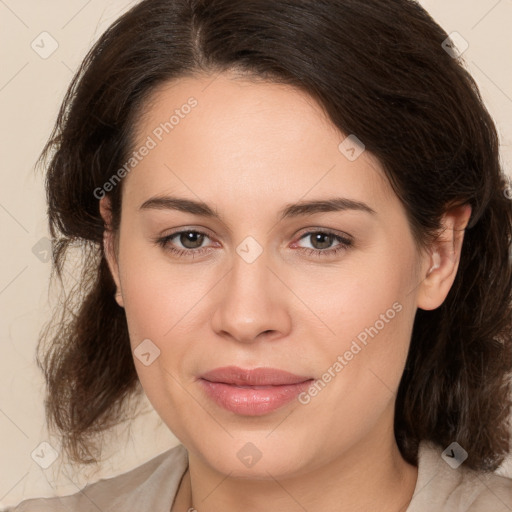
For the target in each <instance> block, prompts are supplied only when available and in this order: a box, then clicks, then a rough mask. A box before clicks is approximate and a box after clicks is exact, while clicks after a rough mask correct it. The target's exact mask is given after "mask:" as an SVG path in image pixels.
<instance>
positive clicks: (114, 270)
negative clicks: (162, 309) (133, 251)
mask: <svg viewBox="0 0 512 512" xmlns="http://www.w3.org/2000/svg"><path fill="white" fill-rule="evenodd" d="M100 215H101V217H102V218H103V222H104V223H105V230H104V231H103V252H104V254H105V259H106V260H107V264H108V267H109V269H110V273H111V274H112V278H113V279H114V282H115V283H116V288H117V291H116V295H115V299H116V302H117V303H118V304H119V305H120V306H121V307H124V302H123V295H122V291H121V282H120V279H119V265H118V261H117V253H116V237H115V233H114V231H113V230H112V209H111V202H110V197H108V196H104V197H102V198H101V199H100Z"/></svg>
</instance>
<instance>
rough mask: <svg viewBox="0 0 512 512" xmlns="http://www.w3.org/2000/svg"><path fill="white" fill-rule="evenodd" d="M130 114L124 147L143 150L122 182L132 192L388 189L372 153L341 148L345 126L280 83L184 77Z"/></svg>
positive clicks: (257, 194) (270, 194) (272, 194)
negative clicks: (131, 135)
mask: <svg viewBox="0 0 512 512" xmlns="http://www.w3.org/2000/svg"><path fill="white" fill-rule="evenodd" d="M135 121H136V125H135V126H134V132H135V134H136V137H135V140H136V143H135V144H134V148H133V150H134V151H135V152H137V151H139V150H141V151H139V153H141V152H144V156H143V157H141V158H140V155H139V158H138V159H137V162H134V163H135V164H136V165H134V167H133V168H131V170H130V172H129V173H128V175H127V176H126V178H125V180H126V184H125V185H124V187H125V190H126V195H127V196H129V198H131V199H133V200H134V201H139V202H141V200H142V199H143V198H147V196H148V195H150V194H156V193H162V192H175V191H176V190H177V189H179V190H180V191H186V192H187V193H188V195H190V194H191V193H192V194H193V195H196V196H198V197H201V198H206V197H208V196H211V197H215V198H216V199H217V198H223V200H224V201H225V200H227V199H233V200H235V201H245V202H246V204H256V203H259V204H260V205H261V201H262V199H265V201H266V205H267V206H270V204H271V202H272V199H277V198H279V197H280V198H281V203H282V200H283V194H285V193H286V194H287V195H288V196H290V197H289V198H290V200H296V199H298V197H299V196H303V195H305V194H313V195H315V194H325V193H329V192H333V188H334V189H336V192H337V193H338V194H342V193H343V192H344V191H347V193H350V195H352V196H354V199H358V198H361V197H363V196H364V197H365V198H366V199H368V200H371V198H372V196H373V198H374V200H382V199H385V198H388V199H389V198H391V197H392V196H393V194H392V192H391V190H390V188H389V184H388V182H387V179H385V177H384V174H383V171H382V169H381V167H380V165H379V163H378V161H377V159H376V158H374V157H373V155H371V154H369V152H367V151H364V152H363V153H362V154H361V155H360V156H359V158H357V159H356V160H353V161H351V160H349V159H348V158H347V156H346V154H345V153H343V152H342V151H340V143H342V142H343V141H344V139H346V137H347V134H343V133H341V132H340V131H339V130H338V129H337V128H336V126H334V125H333V124H332V123H331V122H330V120H329V119H328V117H327V116H326V115H325V113H324V111H323V110H322V108H321V107H320V105H318V104H317V103H316V102H315V101H314V100H313V99H312V98H311V97H310V96H308V95H307V94H306V93H305V92H303V91H300V90H298V89H296V88H293V87H291V86H288V85H283V84H276V83H269V82H263V81H251V80H247V79H240V78H236V77H233V76H229V75H226V74H221V75H217V76H196V77H184V78H181V79H179V80H177V81H175V82H171V83H167V84H165V85H164V86H161V87H159V88H158V89H157V90H155V91H154V92H153V93H152V95H151V97H150V98H149V100H148V101H147V102H146V104H145V105H144V106H143V108H142V109H141V113H140V115H139V116H138V117H137V118H136V120H135ZM144 147H146V148H148V149H146V150H144V151H142V149H143V148H144ZM359 149H360V148H359ZM356 150H358V148H357V147H356ZM241 194H242V196H241ZM390 194H391V195H390ZM379 195H380V196H382V197H381V198H380V199H379V198H378V197H377V196H379ZM356 196H359V197H356Z"/></svg>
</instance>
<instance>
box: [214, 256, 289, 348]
mask: <svg viewBox="0 0 512 512" xmlns="http://www.w3.org/2000/svg"><path fill="white" fill-rule="evenodd" d="M233 260H234V261H233V267H232V269H231V271H230V272H229V273H228V274H227V275H226V276H225V278H224V279H223V280H222V282H221V283H219V286H218V289H217V294H218V299H217V300H216V302H215V306H214V307H215V311H214V312H213V315H212V317H211V322H212V328H213V330H214V332H216V333H217V334H218V335H220V336H223V337H225V338H230V339H232V340H236V341H238V342H242V343H250V342H254V341H258V340H261V339H266V340H276V339H278V338H281V337H284V336H286V335H287V334H288V333H289V332H290V329H291V326H292V321H291V317H290V308H289V307H288V303H287V301H289V300H291V296H292V294H291V292H290V291H289V290H287V288H286V286H285V285H284V284H283V282H282V280H284V281H286V279H283V276H279V277H280V278H281V279H282V280H281V279H280V278H278V277H277V275H276V274H278V273H279V272H278V271H276V270H274V269H272V268H270V267H269V261H268V258H267V254H266V252H265V251H264V252H263V253H262V254H261V255H260V256H259V257H258V258H257V259H256V260H255V261H253V262H252V263H248V262H247V261H245V260H244V259H243V258H242V257H240V256H238V254H235V256H234V259H233Z"/></svg>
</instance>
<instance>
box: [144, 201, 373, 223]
mask: <svg viewBox="0 0 512 512" xmlns="http://www.w3.org/2000/svg"><path fill="white" fill-rule="evenodd" d="M139 209H140V210H149V209H157V210H178V211H182V212H185V213H191V214H193V215H200V216H202V217H211V218H214V219H219V220H220V215H219V214H218V213H217V211H216V210H215V209H214V208H212V207H211V206H209V205H208V204H206V203H204V202H202V201H194V200H192V199H183V198H179V197H172V196H157V197H152V198H150V199H148V200H147V201H144V203H142V205H141V206H140V208H139ZM346 210H355V211H361V212H366V213H369V214H372V215H376V212H375V210H374V209H373V208H370V206H368V205H367V204H366V203H363V202H361V201H355V200H353V199H348V198H345V197H334V198H330V199H321V200H316V201H315V200H313V201H301V202H298V203H294V204H288V205H286V207H285V208H283V209H282V210H281V211H280V212H279V214H280V220H284V219H287V218H292V217H300V216H302V215H311V214H313V213H325V212H340V211H346Z"/></svg>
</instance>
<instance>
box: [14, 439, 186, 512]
mask: <svg viewBox="0 0 512 512" xmlns="http://www.w3.org/2000/svg"><path fill="white" fill-rule="evenodd" d="M187 466H188V453H187V450H186V449H185V447H184V446H183V445H182V444H179V445H178V446H175V447H174V448H171V449H170V450H167V451H166V452H163V453H161V454H160V455H158V456H157V457H154V458H153V459H151V460H149V461H147V462H145V463H144V464H142V465H140V466H137V467H136V468H134V469H132V470H130V471H128V472H126V473H122V474H120V475H117V476H115V477H112V478H103V479H101V480H98V481H97V482H94V483H92V484H88V485H87V486H86V487H84V488H83V489H81V490H79V491H78V492H77V493H75V494H71V495H68V496H54V497H51V498H34V499H28V500H25V501H22V502H21V503H20V504H19V505H17V506H16V507H14V508H10V509H7V510H6V511H4V512H50V511H51V512H69V511H70V510H73V512H98V510H102V511H103V512H109V511H110V512H114V511H118V510H123V511H124V512H128V511H131V510H133V511H137V512H143V511H146V510H147V511H151V512H160V510H161V511H162V512H164V511H165V512H167V511H168V510H169V509H170V506H171V503H172V501H173V500H174V497H175V494H176V492H177V489H178V485H179V482H180V480H181V477H182V476H183V474H184V472H185V470H186V468H187Z"/></svg>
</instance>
